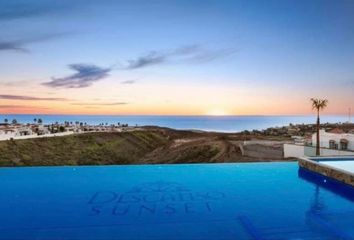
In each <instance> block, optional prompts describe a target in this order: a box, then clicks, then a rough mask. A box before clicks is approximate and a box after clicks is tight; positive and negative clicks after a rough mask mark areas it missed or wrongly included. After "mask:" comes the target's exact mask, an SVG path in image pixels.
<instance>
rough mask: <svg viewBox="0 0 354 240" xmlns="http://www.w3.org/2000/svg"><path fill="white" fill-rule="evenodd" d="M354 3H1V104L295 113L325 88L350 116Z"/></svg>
mask: <svg viewBox="0 0 354 240" xmlns="http://www.w3.org/2000/svg"><path fill="white" fill-rule="evenodd" d="M353 12H354V1H351V0H348V1H345V0H339V1H316V0H313V1H310V0H308V1H280V0H279V1H182V0H179V1H172V0H165V1H113V0H112V1H109V0H103V1H98V0H97V1H88V0H86V1H80V0H76V1H68V0H62V1H50V0H22V1H18V0H13V1H4V0H0V26H1V28H0V29H1V30H0V31H1V37H0V95H1V96H0V112H7V113H18V112H23V113H31V112H33V113H34V112H36V113H37V112H43V113H92V114H98V113H100V114H105V113H107V114H193V115H194V114H303V113H309V112H310V111H311V109H310V104H309V103H308V101H309V98H311V97H326V98H328V99H329V101H330V105H329V108H328V110H327V111H328V113H346V112H347V109H348V108H349V107H351V108H354V106H353V103H354V96H353V93H354V70H353V69H354V14H352V13H353ZM9 95H10V97H9ZM33 98H36V99H33ZM48 99H52V100H48ZM58 99H61V100H58ZM63 99H65V101H63ZM289 106H291V107H289Z"/></svg>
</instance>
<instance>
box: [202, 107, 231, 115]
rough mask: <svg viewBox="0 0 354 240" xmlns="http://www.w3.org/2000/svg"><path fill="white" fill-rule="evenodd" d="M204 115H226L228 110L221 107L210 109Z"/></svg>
mask: <svg viewBox="0 0 354 240" xmlns="http://www.w3.org/2000/svg"><path fill="white" fill-rule="evenodd" d="M206 115H209V116H226V115H230V114H229V113H228V112H226V111H225V110H223V109H212V110H210V111H208V112H207V114H206Z"/></svg>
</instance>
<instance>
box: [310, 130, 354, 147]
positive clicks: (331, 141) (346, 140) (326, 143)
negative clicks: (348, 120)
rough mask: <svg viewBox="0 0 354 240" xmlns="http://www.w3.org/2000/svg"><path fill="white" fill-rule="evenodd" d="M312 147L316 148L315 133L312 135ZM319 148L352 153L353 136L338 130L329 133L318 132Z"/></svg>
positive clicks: (353, 145)
mask: <svg viewBox="0 0 354 240" xmlns="http://www.w3.org/2000/svg"><path fill="white" fill-rule="evenodd" d="M312 145H313V146H316V133H314V134H313V135H312ZM320 147H323V148H330V149H338V150H352V151H354V134H351V133H344V132H343V131H342V130H340V129H338V128H335V129H333V130H332V131H330V132H326V131H325V130H320Z"/></svg>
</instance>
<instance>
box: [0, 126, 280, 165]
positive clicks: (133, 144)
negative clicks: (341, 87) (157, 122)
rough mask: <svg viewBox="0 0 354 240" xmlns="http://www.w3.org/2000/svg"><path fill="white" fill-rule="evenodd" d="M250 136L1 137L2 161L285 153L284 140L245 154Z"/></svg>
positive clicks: (152, 131)
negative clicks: (22, 138)
mask: <svg viewBox="0 0 354 240" xmlns="http://www.w3.org/2000/svg"><path fill="white" fill-rule="evenodd" d="M37 121H38V120H37ZM253 137H255V136H253ZM250 138H251V136H250V135H247V136H245V135H242V134H226V133H206V132H193V131H177V130H173V129H167V128H158V127H145V128H144V129H142V130H135V131H129V132H116V133H113V132H112V133H108V132H101V133H84V134H76V135H68V136H62V137H50V138H33V139H26V140H9V141H0V166H55V165H57V166H59V165H108V164H157V163H159V164H161V163H207V162H210V163H211V162H245V161H246V162H250V161H260V160H262V159H264V160H266V161H271V160H276V159H278V160H279V159H282V147H281V146H282V145H281V144H280V145H279V146H278V147H275V148H274V149H271V151H266V152H267V154H266V156H259V155H257V156H256V157H252V156H247V155H242V152H241V149H240V147H239V145H240V144H242V142H243V141H244V140H249V139H250ZM263 148H264V147H263ZM263 148H262V147H260V146H258V147H257V148H256V149H250V150H252V151H256V152H257V151H261V150H262V149H263ZM246 150H247V151H250V150H249V149H246Z"/></svg>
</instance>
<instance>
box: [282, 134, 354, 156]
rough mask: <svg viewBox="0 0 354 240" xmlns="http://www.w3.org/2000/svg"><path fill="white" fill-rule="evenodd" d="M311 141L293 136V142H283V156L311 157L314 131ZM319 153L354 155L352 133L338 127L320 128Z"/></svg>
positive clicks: (313, 145) (314, 140) (314, 143)
mask: <svg viewBox="0 0 354 240" xmlns="http://www.w3.org/2000/svg"><path fill="white" fill-rule="evenodd" d="M311 142H312V143H308V142H307V141H304V143H301V142H300V141H299V139H297V138H294V143H293V144H289V143H286V144H284V148H283V151H284V157H285V158H299V157H304V156H308V157H313V156H316V133H314V134H312V137H311ZM320 147H321V148H320V155H321V156H354V134H352V133H344V132H343V131H342V130H340V129H337V128H336V129H333V130H331V131H330V132H326V131H325V130H320Z"/></svg>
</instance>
